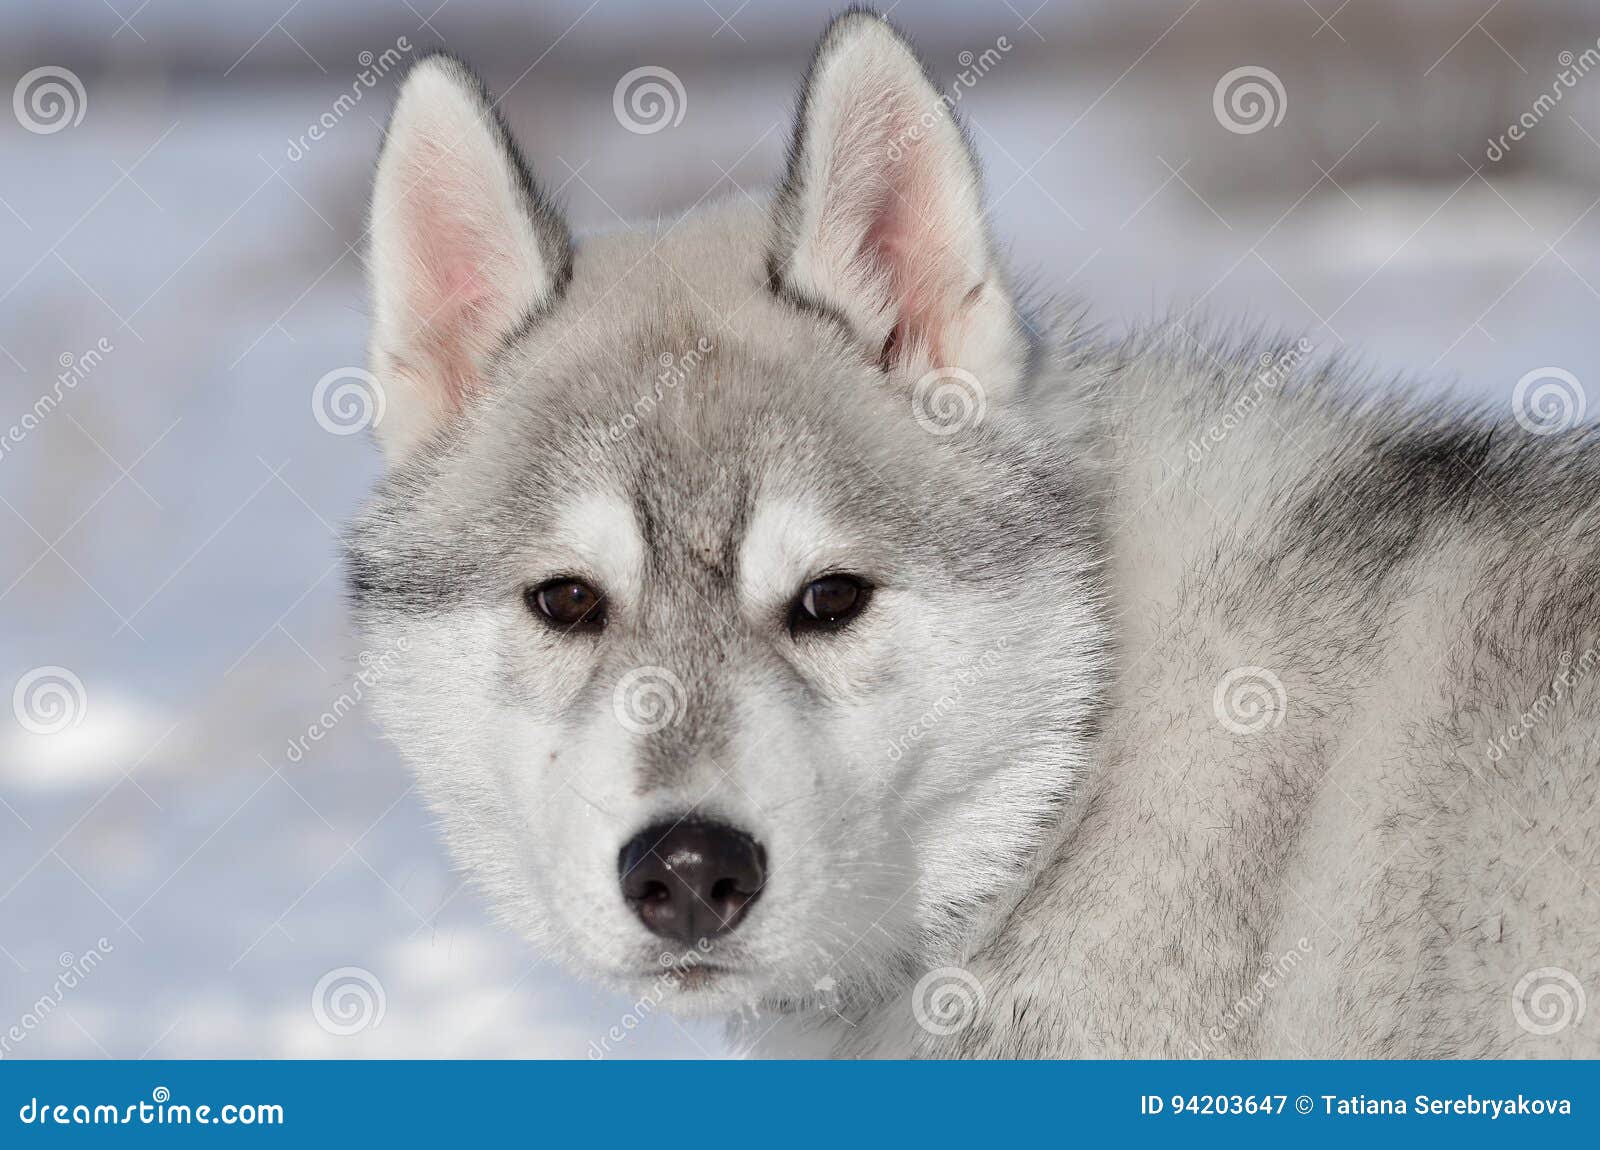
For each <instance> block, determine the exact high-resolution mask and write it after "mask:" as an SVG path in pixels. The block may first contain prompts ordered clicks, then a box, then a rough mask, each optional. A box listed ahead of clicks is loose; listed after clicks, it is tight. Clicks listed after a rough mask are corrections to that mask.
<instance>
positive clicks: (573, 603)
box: [524, 579, 606, 630]
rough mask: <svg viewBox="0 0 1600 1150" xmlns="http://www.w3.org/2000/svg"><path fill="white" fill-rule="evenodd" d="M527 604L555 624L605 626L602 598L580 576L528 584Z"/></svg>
mask: <svg viewBox="0 0 1600 1150" xmlns="http://www.w3.org/2000/svg"><path fill="white" fill-rule="evenodd" d="M524 597H525V598H526V599H527V601H528V607H529V608H530V609H531V610H533V611H534V612H535V613H536V614H538V615H539V616H541V617H542V618H544V619H546V620H548V621H549V622H550V623H552V624H554V625H555V626H557V627H566V628H568V629H573V628H582V629H584V630H596V629H598V628H600V627H603V626H605V621H606V605H605V598H604V596H602V595H601V594H600V592H598V591H596V590H595V589H594V588H593V587H591V586H589V584H587V583H585V582H583V581H582V580H581V579H552V580H551V581H550V582H548V583H541V584H539V586H537V587H530V588H529V589H528V590H527V592H526V593H525V595H524Z"/></svg>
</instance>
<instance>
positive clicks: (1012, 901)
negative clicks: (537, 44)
mask: <svg viewBox="0 0 1600 1150" xmlns="http://www.w3.org/2000/svg"><path fill="white" fill-rule="evenodd" d="M369 264H370V276H371V290H372V298H373V311H374V314H373V322H372V336H371V349H370V354H371V363H372V371H373V374H374V376H375V378H376V379H377V381H378V384H379V386H380V387H381V389H382V393H383V396H384V399H385V414H384V416H383V418H382V421H381V422H380V423H379V424H378V426H377V429H376V430H377V437H378V440H379V442H380V445H381V449H382V451H383V454H384V456H385V460H386V471H385V475H384V478H383V479H382V480H381V483H380V484H379V486H378V488H377V490H376V492H375V493H374V495H373V497H372V498H371V500H370V502H369V504H368V505H367V507H366V508H365V510H364V511H363V512H362V513H361V515H360V516H359V518H358V519H357V521H356V523H355V524H354V526H353V528H352V530H351V533H350V535H351V542H350V558H349V571H348V582H349V586H350V590H351V597H352V601H353V613H354V616H355V619H356V622H357V625H358V627H359V629H360V632H361V634H362V635H363V637H364V641H365V642H366V643H367V644H368V646H369V647H370V648H371V649H372V650H374V651H379V650H381V651H383V652H384V664H383V665H384V669H385V670H384V674H383V675H382V676H381V680H380V681H379V682H378V683H377V684H376V685H375V692H376V694H375V698H376V703H377V707H378V712H379V716H380V720H381V722H382V724H383V726H384V728H385V730H386V731H387V732H388V733H389V734H390V735H391V737H392V738H393V739H394V740H395V741H396V743H397V744H398V745H399V746H400V747H401V748H402V750H403V753H404V755H405V757H406V758H407V759H408V761H409V762H410V764H411V765H412V766H413V767H414V769H415V772H416V774H417V777H418V779H419V781H420V787H421V789H422V791H423V793H424V794H425V795H426V796H427V798H428V800H429V802H430V804H431V806H432V807H433V809H434V810H436V811H437V813H438V816H439V818H440V822H441V825H442V830H443V833H444V836H445V837H446V839H447V840H448V842H449V844H450V846H451V848H452V851H453V853H454V855H455V857H456V858H457V859H458V860H459V862H460V864H461V865H462V866H463V867H464V869H465V870H466V871H467V872H468V873H470V874H471V875H472V876H473V877H474V878H475V880H476V881H477V883H478V884H479V886H480V887H481V888H482V889H483V891H484V892H486V895H487V899H488V901H489V902H490V904H491V905H492V906H493V907H494V909H495V911H496V913H497V914H498V916H499V918H500V919H501V920H502V921H503V922H504V923H505V924H506V925H507V926H508V927H510V928H511V929H513V930H515V931H517V932H519V933H520V934H522V935H524V936H526V937H527V938H528V939H529V940H531V942H532V943H533V944H534V945H536V946H537V947H538V948H540V949H541V951H542V952H543V953H544V954H547V955H549V956H552V957H553V958H555V959H557V960H559V961H561V962H563V963H565V964H566V965H567V966H568V967H570V968H571V969H573V970H575V971H578V972H580V973H581V974H583V975H585V976H587V977H590V978H594V979H597V980H599V981H601V982H602V983H604V984H606V985H608V986H610V987H612V988H615V989H618V990H620V991H622V992H623V993H625V994H630V995H638V996H640V997H641V1000H643V999H644V998H646V997H648V998H649V1000H650V1001H651V1002H655V1001H657V1000H658V999H659V1000H660V1001H662V1002H663V1003H664V1005H665V1006H666V1007H667V1008H669V1009H672V1010H674V1011H678V1012H682V1013H685V1014H702V1015H703V1014H721V1015H726V1016H728V1017H729V1018H730V1019H731V1020H732V1021H731V1027H732V1034H733V1037H734V1041H735V1043H736V1044H737V1047H738V1048H739V1049H741V1050H743V1051H746V1052H749V1053H752V1054H756V1055H778V1056H847V1057H848V1056H929V1057H1007V1058H1017V1057H1076V1056H1134V1057H1146V1056H1158V1057H1161V1056H1164V1057H1196V1056H1201V1057H1303V1056H1317V1057H1344V1056H1375V1057H1437V1056H1446V1057H1499V1056H1507V1055H1515V1056H1522V1055H1529V1056H1533V1055H1552V1056H1554V1055H1573V1054H1588V1055H1591V1056H1592V1055H1595V1054H1597V1053H1600V1018H1597V1017H1596V1014H1600V1012H1586V1009H1585V1007H1586V1002H1585V993H1586V990H1588V991H1592V990H1593V989H1594V988H1595V987H1596V986H1597V985H1600V893H1597V889H1596V885H1597V883H1596V876H1600V867H1597V862H1600V814H1597V810H1596V805H1595V804H1596V799H1597V782H1596V778H1597V774H1596V770H1595V759H1596V755H1597V754H1600V723H1597V714H1600V707H1597V704H1600V675H1597V674H1594V673H1593V672H1594V671H1595V669H1596V666H1597V665H1600V649H1597V647H1596V643H1597V641H1600V635H1597V621H1600V591H1597V588H1600V580H1597V575H1600V562H1597V561H1600V550H1597V549H1600V542H1597V541H1600V456H1597V454H1596V451H1595V435H1594V433H1593V432H1592V431H1590V430H1588V429H1586V428H1584V427H1582V426H1578V427H1570V428H1559V429H1555V430H1554V432H1553V433H1551V434H1543V432H1545V431H1548V430H1550V429H1549V428H1546V427H1542V426H1538V425H1535V424H1529V423H1528V421H1527V420H1521V421H1518V420H1514V419H1511V418H1505V417H1503V416H1501V415H1499V414H1496V413H1494V412H1489V411H1484V410H1476V409H1466V408H1451V409H1448V410H1447V409H1444V408H1442V407H1441V406H1440V405H1439V403H1438V402H1437V401H1433V402H1423V401H1421V400H1419V399H1416V398H1413V397H1412V396H1410V395H1408V394H1406V393H1404V392H1403V391H1401V390H1399V389H1397V388H1387V389H1383V388H1374V387H1373V386H1371V385H1370V384H1368V383H1367V382H1365V381H1364V380H1363V379H1362V378H1361V377H1360V376H1359V374H1358V373H1357V372H1356V371H1355V370H1354V369H1351V368H1348V367H1346V366H1343V365H1342V364H1341V363H1339V362H1338V361H1336V360H1329V359H1327V358H1326V357H1319V356H1317V355H1316V354H1315V351H1314V349H1313V348H1312V347H1311V345H1310V344H1309V343H1308V341H1305V340H1294V339H1288V338H1276V337H1267V336H1251V337H1237V336H1234V337H1229V336H1226V335H1222V334H1217V333H1215V332H1208V331H1206V330H1201V329H1200V328H1199V325H1197V324H1195V325H1191V324H1190V323H1188V322H1187V320H1186V318H1185V317H1178V318H1177V319H1175V320H1173V321H1171V322H1166V323H1162V324H1158V325H1153V326H1150V327H1148V328H1141V329H1139V330H1136V331H1134V332H1133V333H1131V334H1128V335H1126V336H1122V337H1118V338H1115V339H1113V338H1110V337H1106V336H1104V335H1102V334H1100V333H1099V332H1097V330H1096V329H1094V328H1093V327H1091V326H1089V325H1087V324H1086V323H1085V322H1084V321H1083V319H1082V317H1081V314H1080V313H1079V312H1078V310H1077V309H1076V308H1075V307H1074V306H1072V305H1065V304H1050V303H1037V302H1034V303H1030V302H1028V301H1026V300H1024V299H1022V298H1021V294H1020V292H1019V290H1018V288H1017V287H1016V283H1015V281H1014V280H1013V279H1012V277H1011V275H1010V274H1009V272H1008V270H1007V268H1006V267H1004V266H1003V265H1002V262H1001V261H1000V259H999V257H998V255H997V251H996V247H995V244H994V241H993V239H992V237H991V235H990V233H989V230H988V227H987V221H986V217H985V214H984V209H983V190H982V183H981V176H980V173H979V170H978V167H977V164H976V161H975V158H974V154H973V151H972V149H971V147H970V146H969V143H968V141H967V139H966V137H965V135H964V131H963V128H962V126H961V124H960V122H959V120H958V119H957V117H956V116H955V114H954V109H953V108H952V107H951V106H950V101H948V100H946V99H945V98H943V97H941V95H940V90H939V89H938V88H937V87H936V86H935V84H934V82H933V81H932V80H931V79H930V77H929V72H928V70H927V69H926V68H925V67H924V65H923V64H922V63H921V61H920V59H919V57H918V56H917V55H916V53H915V52H914V51H913V50H912V49H911V48H910V47H909V46H908V43H907V41H906V40H905V39H904V37H903V36H902V35H901V34H900V33H899V32H898V31H897V30H896V29H895V28H894V27H893V26H891V25H890V24H889V23H888V22H887V21H886V20H884V19H882V18H881V17H879V16H877V15H875V14H873V13H871V12H867V11H862V10H852V11H851V12H848V13H846V14H845V15H843V16H841V17H839V18H838V19H837V20H835V21H834V22H833V23H832V24H831V26H829V28H828V29H827V31H826V33H825V34H824V35H823V37H822V39H821V42H820V44H819V46H818V47H817V50H816V53H815V57H814V59H813V61H812V63H811V66H810V69H809V72H808V74H807V75H806V78H805V80H804V83H803V87H802V94H801V98H800V101H799V105H798V112H797V117H796V124H795V127H794V132H793V139H792V143H791V146H790V149H789V154H788V159H787V165H786V171H785V173H784V175H783V178H782V181H781V183H780V184H779V186H778V187H777V188H776V190H775V191H774V192H773V193H772V194H771V195H770V196H769V197H768V198H767V199H765V200H763V201H754V200H752V199H750V198H748V197H739V198H734V199H731V200H728V201H724V202H718V203H714V204H710V205H708V206H704V207H699V208H697V209H696V210H693V211H690V212H688V213H687V214H685V215H683V216H682V217H680V218H677V219H674V220H670V221H660V222H657V223H655V224H652V225H645V226H640V227H637V228H629V229H624V230H621V231H617V232H614V233H610V234H601V235H594V236H590V237H586V238H584V239H583V240H582V241H581V242H579V241H576V240H574V238H573V236H572V234H571V232H570V231H569V229H568V227H567V224H566V223H565V221H564V220H563V218H562V216H561V213H560V211H559V209H558V208H557V206H556V205H555V203H554V202H553V201H552V199H551V198H550V197H549V195H547V194H546V192H545V191H544V190H543V189H542V187H541V185H540V184H539V183H538V182H537V180H536V179H535V178H534V176H533V175H532V174H531V173H530V172H529V170H528V167H527V165H526V163H525V162H524V160H523V158H522V155H521V153H520V152H519V150H518V148H517V145H516V144H515V142H514V141H513V139H512V137H511V134H510V132H509V130H508V129H507V126H506V124H505V122H504V121H503V119H502V118H501V116H500V115H499V113H498V112H497V110H496V105H495V102H494V100H493V98H492V97H491V96H490V94H489V93H488V92H487V91H486V89H485V88H484V86H483V85H482V84H481V83H480V82H479V80H478V79H476V78H475V76H474V75H473V74H472V73H471V71H470V70H469V69H468V68H467V67H466V66H465V65H464V64H462V63H461V62H460V61H458V60H456V59H454V58H453V57H451V56H448V55H431V56H428V57H426V58H423V59H421V60H419V61H418V62H417V63H416V64H415V65H414V66H413V67H412V68H411V69H410V71H409V74H408V75H407V77H406V79H405V80H404V82H403V84H402V86H401V89H400V91H399V93H398V96H397V100H396V106H395V108H394V111H393V115H392V119H391V121H390V123H389V126H388V130H387V133H386V137H385V141H384V144H383V147H382V151H381V155H380V159H379V162H378V166H377V172H376V176H375V182H374V190H373V194H372V201H371V217H370V256H369ZM1547 382H1548V381H1547ZM1541 402H1542V401H1541Z"/></svg>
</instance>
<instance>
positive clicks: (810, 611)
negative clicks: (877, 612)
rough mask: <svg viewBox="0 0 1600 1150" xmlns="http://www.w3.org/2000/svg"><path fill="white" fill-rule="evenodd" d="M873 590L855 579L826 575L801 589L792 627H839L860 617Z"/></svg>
mask: <svg viewBox="0 0 1600 1150" xmlns="http://www.w3.org/2000/svg"><path fill="white" fill-rule="evenodd" d="M870 598H872V588H871V587H870V586H868V585H867V584H866V583H865V582H864V581H862V580H860V579H857V578H856V577H855V576H854V575H825V576H823V577H822V578H821V579H814V580H812V581H811V582H810V583H807V584H806V585H805V587H804V588H802V589H801V591H800V594H799V596H798V597H796V599H795V601H794V606H793V607H792V608H791V609H790V612H789V627H790V629H791V630H798V629H799V628H801V627H807V626H810V627H823V628H827V627H839V626H843V625H844V624H845V623H848V622H849V621H850V620H851V619H854V618H855V617H856V616H857V615H859V614H861V611H862V608H864V607H866V605H867V600H868V599H870Z"/></svg>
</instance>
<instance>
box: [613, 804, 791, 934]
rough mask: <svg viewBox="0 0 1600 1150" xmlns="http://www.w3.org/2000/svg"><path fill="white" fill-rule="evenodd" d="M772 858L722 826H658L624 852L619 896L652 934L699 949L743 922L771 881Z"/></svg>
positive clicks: (744, 836) (683, 823) (620, 860)
mask: <svg viewBox="0 0 1600 1150" xmlns="http://www.w3.org/2000/svg"><path fill="white" fill-rule="evenodd" d="M766 862H767V853H766V851H764V850H762V849H761V846H760V844H759V843H757V842H756V841H755V839H753V838H751V837H750V836H749V835H747V834H745V833H744V832H743V831H740V830H735V829H734V828H733V827H730V826H724V825H723V824H722V823H709V822H690V821H688V820H684V821H680V822H678V823H661V824H659V825H657V826H653V827H649V828H647V829H645V830H644V831H642V832H640V833H639V834H638V835H635V836H634V838H633V840H632V841H631V842H629V843H628V844H627V845H626V846H624V847H623V848H622V853H621V855H620V856H618V858H617V867H618V869H619V870H620V871H621V872H622V897H623V898H625V899H627V900H628V905H629V906H631V907H633V909H634V912H635V913H636V914H638V916H639V918H640V919H641V920H643V922H644V924H645V926H647V927H649V928H650V929H651V930H653V931H654V932H655V933H657V934H659V935H661V936H663V937H665V938H672V939H677V940H678V941H679V942H686V943H689V944H691V945H692V944H694V943H697V942H699V941H700V940H701V939H703V938H712V937H715V936H716V935H719V934H723V933H725V932H727V931H730V930H732V929H733V928H734V927H736V926H738V925H739V920H740V919H742V918H744V916H745V913H746V912H747V911H749V909H750V905H751V904H752V903H754V902H755V901H756V899H757V898H758V897H760V895H761V886H762V884H763V883H764V882H766V878H767V870H766Z"/></svg>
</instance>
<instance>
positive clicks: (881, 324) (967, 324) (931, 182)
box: [768, 12, 1028, 399]
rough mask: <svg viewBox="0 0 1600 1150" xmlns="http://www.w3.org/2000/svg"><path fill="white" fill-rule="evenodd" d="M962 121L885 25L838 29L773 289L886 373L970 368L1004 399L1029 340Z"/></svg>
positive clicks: (781, 208) (807, 110) (827, 47)
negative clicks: (840, 329) (815, 314)
mask: <svg viewBox="0 0 1600 1150" xmlns="http://www.w3.org/2000/svg"><path fill="white" fill-rule="evenodd" d="M982 197H983V191H982V184H981V180H980V176H979V172H978V166H977V161H976V158H975V157H974V156H973V154H972V151H971V148H970V147H969V145H968V142H967V139H966V137H965V136H964V134H963V133H962V130H961V127H960V125H959V124H958V123H957V122H956V120H955V118H954V113H953V110H952V109H951V108H950V107H949V106H948V104H947V103H946V101H945V99H944V97H943V96H942V95H941V94H940V92H939V91H938V90H937V89H936V88H935V87H934V85H933V83H932V81H930V79H929V78H928V74H927V72H926V71H925V70H924V69H923V67H922V63H921V61H920V60H918V58H917V56H916V53H915V52H914V51H912V49H911V47H910V46H909V45H908V44H907V43H906V42H905V41H904V40H903V39H901V37H900V36H899V34H898V33H897V32H896V31H895V30H894V28H893V27H892V26H891V25H890V24H889V23H888V21H886V20H884V19H883V18H882V17H879V16H877V15H874V14H872V13H868V12H850V13H846V14H845V15H843V16H841V17H839V18H838V19H837V20H835V21H834V22H833V24H832V25H831V26H830V27H829V28H828V30H827V32H826V33H824V35H823V37H822V42H821V43H820V44H819V45H818V47H817V52H816V56H815V57H814V58H813V60H812V62H811V70H810V72H809V73H808V75H807V77H806V81H805V86H804V89H803V91H802V94H801V103H800V112H799V121H798V123H797V124H796V127H795V135H794V140H793V142H792V143H791V145H790V148H789V166H788V173H787V175H786V176H785V179H784V182H783V185H782V187H781V188H780V190H779V193H778V196H777V200H776V203H775V207H774V220H773V223H774V228H773V240H772V247H771V250H770V251H769V253H768V271H769V274H770V277H771V280H772V284H773V286H774V288H776V289H777V290H778V291H780V292H782V293H784V294H786V295H789V296H791V297H793V298H795V299H796V300H797V301H800V302H804V303H808V304H811V305H815V306H821V307H824V308H826V309H828V310H829V311H831V312H832V313H833V314H834V315H836V316H838V317H840V318H841V319H843V320H844V321H845V323H846V324H848V325H849V327H850V328H851V330H852V331H853V332H854V333H855V334H856V335H857V337H858V338H859V339H860V340H861V341H862V343H863V344H864V345H865V346H866V347H867V348H868V350H869V352H870V353H871V354H874V355H877V356H878V357H879V358H880V359H881V361H882V363H883V365H884V367H885V370H888V371H890V372H893V373H895V374H897V375H900V376H902V377H903V378H910V379H916V378H918V377H920V376H921V375H923V374H924V373H926V372H928V371H930V370H933V369H935V368H959V369H963V370H965V371H968V372H971V373H972V374H973V375H974V376H976V377H977V378H978V380H979V381H980V383H981V384H982V385H983V387H984V389H985V391H986V392H988V393H989V394H990V395H991V396H995V397H997V398H1001V399H1003V398H1005V396H1006V395H1007V394H1009V393H1010V392H1011V391H1012V390H1013V389H1014V388H1015V386H1016V384H1017V383H1018V382H1019V381H1020V379H1021V377H1022V373H1023V370H1024V366H1025V363H1026V360H1027V355H1028V342H1027V339H1026V338H1025V336H1024V334H1023V331H1022V326H1021V324H1020V323H1019V322H1018V318H1017V315H1016V311H1015V308H1014V305H1013V301H1012V298H1011V293H1010V291H1009V289H1008V287H1007V285H1006V282H1005V276H1004V273H1003V270H1002V269H1001V267H1000V265H999V261H998V260H997V258H996V256H995V252H994V249H993V246H992V244H991V242H990V238H989V234H988V227H987V226H986V222H985V220H984V214H983V203H982Z"/></svg>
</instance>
